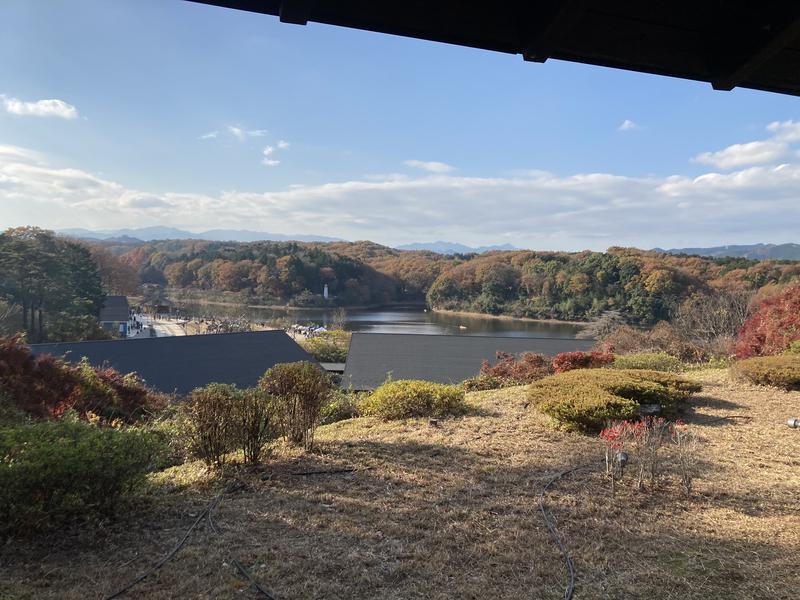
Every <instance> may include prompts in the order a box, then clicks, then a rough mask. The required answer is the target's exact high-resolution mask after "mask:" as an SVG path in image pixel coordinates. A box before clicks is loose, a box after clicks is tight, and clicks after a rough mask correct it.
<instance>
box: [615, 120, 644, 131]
mask: <svg viewBox="0 0 800 600" xmlns="http://www.w3.org/2000/svg"><path fill="white" fill-rule="evenodd" d="M617 129H618V130H619V131H632V130H634V129H639V126H638V125H637V124H636V123H634V122H633V121H631V120H630V119H625V120H624V121H623V122H622V125H620V126H619V127H617Z"/></svg>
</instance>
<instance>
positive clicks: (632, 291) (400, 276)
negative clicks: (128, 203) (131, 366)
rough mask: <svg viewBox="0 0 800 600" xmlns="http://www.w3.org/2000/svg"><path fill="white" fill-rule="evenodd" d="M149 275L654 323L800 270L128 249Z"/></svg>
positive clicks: (692, 262) (184, 246)
mask: <svg viewBox="0 0 800 600" xmlns="http://www.w3.org/2000/svg"><path fill="white" fill-rule="evenodd" d="M121 258H122V260H123V261H125V262H127V263H128V264H129V265H131V266H132V267H134V268H135V269H136V270H137V271H138V272H139V275H140V277H141V279H142V281H143V282H153V283H161V284H166V285H168V286H172V287H177V288H186V289H196V290H212V291H227V292H238V293H239V296H240V297H241V298H242V299H244V300H247V301H248V302H253V303H264V304H287V303H288V304H293V305H299V306H315V305H322V304H323V303H324V301H323V299H322V291H323V288H324V286H325V284H327V285H328V289H329V292H330V295H331V296H332V298H333V299H332V300H331V302H332V303H336V304H341V305H347V306H353V305H364V304H378V303H389V302H402V301H422V300H427V302H428V303H429V304H430V305H431V306H432V307H433V308H439V309H452V310H466V311H474V312H483V313H490V314H507V315H513V316H521V317H534V318H555V319H576V320H582V319H590V318H592V317H595V316H597V315H599V314H600V313H602V312H603V311H606V310H619V311H621V312H622V313H623V314H625V315H626V316H627V317H628V318H630V319H631V320H633V321H634V322H639V323H652V322H655V321H658V320H660V319H664V318H668V316H669V314H670V312H671V311H672V310H673V309H674V308H675V307H676V306H678V305H679V304H680V303H681V302H682V301H683V300H685V299H686V298H687V297H689V296H690V295H692V294H694V293H703V292H706V293H708V292H711V291H713V290H715V289H751V290H757V289H760V288H762V287H763V286H766V285H775V284H782V283H786V282H788V281H791V280H793V279H796V278H798V276H800V262H787V261H784V262H776V261H754V260H746V259H741V258H703V257H699V256H673V255H669V254H662V253H657V252H648V251H643V250H636V249H629V248H610V249H609V250H608V251H607V252H588V251H587V252H577V253H567V252H532V251H521V250H520V251H509V252H491V253H488V254H481V255H477V254H456V255H450V256H445V255H441V254H437V253H434V252H428V251H401V250H396V249H393V248H388V247H386V246H381V245H380V244H375V243H372V242H333V243H300V242H252V243H236V242H213V241H201V240H172V241H157V242H150V243H147V244H143V245H140V246H138V247H136V248H133V249H131V250H128V251H126V252H125V253H124V254H122V257H121Z"/></svg>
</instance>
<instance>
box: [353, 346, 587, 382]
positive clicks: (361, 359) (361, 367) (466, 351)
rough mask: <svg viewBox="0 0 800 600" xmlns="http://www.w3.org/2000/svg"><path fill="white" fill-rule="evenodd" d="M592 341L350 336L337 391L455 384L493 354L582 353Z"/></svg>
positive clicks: (489, 359) (474, 372)
mask: <svg viewBox="0 0 800 600" xmlns="http://www.w3.org/2000/svg"><path fill="white" fill-rule="evenodd" d="M593 345H594V340H578V339H572V338H537V337H525V338H524V337H488V336H467V335H410V334H391V333H354V334H353V337H352V339H351V340H350V350H349V351H348V353H347V364H346V366H345V370H344V377H343V378H342V386H343V387H349V386H352V387H353V389H355V390H371V389H374V388H376V387H378V386H379V385H380V384H382V383H383V382H384V381H385V380H386V378H387V376H388V375H389V374H391V377H392V379H395V380H397V379H424V380H427V381H435V382H438V383H458V382H461V381H464V380H465V379H469V378H470V377H474V376H475V375H477V374H478V371H480V368H481V365H482V364H483V361H484V360H488V361H489V362H491V363H495V362H497V358H496V355H497V352H498V351H499V352H507V353H509V354H519V353H521V352H536V353H539V354H546V355H549V356H552V355H555V354H558V353H559V352H572V351H575V350H588V349H590V348H591V347H592V346H593Z"/></svg>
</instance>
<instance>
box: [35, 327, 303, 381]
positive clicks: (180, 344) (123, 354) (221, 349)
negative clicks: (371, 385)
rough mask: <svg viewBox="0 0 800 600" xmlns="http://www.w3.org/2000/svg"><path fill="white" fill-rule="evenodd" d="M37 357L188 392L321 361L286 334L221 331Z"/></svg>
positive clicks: (52, 349)
mask: <svg viewBox="0 0 800 600" xmlns="http://www.w3.org/2000/svg"><path fill="white" fill-rule="evenodd" d="M31 350H32V351H33V352H34V354H52V355H55V356H62V355H65V354H66V359H67V360H69V361H71V362H77V361H79V360H80V359H81V357H83V356H85V357H86V358H88V359H89V362H90V363H91V364H93V365H97V366H102V365H108V366H111V367H114V368H115V369H117V370H118V371H120V372H122V373H130V372H133V371H135V372H136V373H138V374H139V375H140V376H142V377H143V378H144V380H145V381H146V382H147V383H148V385H150V386H152V387H154V388H156V389H158V390H161V391H163V392H168V393H171V392H173V391H177V392H178V393H179V394H185V393H187V392H189V391H191V390H192V389H194V388H196V387H200V386H203V385H206V384H208V383H212V382H219V383H234V384H236V385H238V386H239V387H249V386H253V385H255V384H256V383H257V382H258V379H259V377H261V375H263V374H264V371H266V370H267V369H268V368H270V367H272V366H274V365H276V364H278V363H285V362H295V361H299V360H307V361H311V362H316V361H315V360H314V359H313V358H312V357H311V356H310V355H309V354H307V353H306V351H305V350H303V349H302V348H301V347H300V346H298V345H297V344H296V343H295V342H294V340H292V339H291V338H290V337H289V336H288V335H286V334H285V333H284V332H283V331H258V332H253V333H220V334H214V335H190V336H175V337H161V338H142V339H131V340H113V341H102V342H75V343H59V344H33V345H32V346H31Z"/></svg>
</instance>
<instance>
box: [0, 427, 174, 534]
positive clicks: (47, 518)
mask: <svg viewBox="0 0 800 600" xmlns="http://www.w3.org/2000/svg"><path fill="white" fill-rule="evenodd" d="M162 452H163V447H162V445H161V444H160V443H159V441H158V439H157V437H156V436H154V435H152V434H150V433H147V432H145V431H141V430H137V429H112V428H109V427H97V426H95V425H90V424H88V423H85V422H82V421H78V420H77V419H69V418H68V419H64V420H61V421H39V422H35V423H30V424H26V425H17V426H12V427H5V428H2V429H0V530H5V531H8V530H12V531H13V530H18V531H19V530H23V529H36V528H40V527H44V526H47V525H51V524H55V523H58V522H61V521H64V520H66V519H68V518H70V517H73V516H75V515H78V514H80V515H84V514H92V513H108V512H111V511H112V510H113V509H114V508H115V507H116V506H117V504H118V502H119V500H120V498H121V497H122V496H123V495H125V494H126V493H128V492H130V491H132V490H133V489H135V488H136V487H137V486H139V485H140V484H141V483H142V482H143V481H144V478H145V475H146V474H147V473H148V472H149V471H151V470H153V469H154V468H155V466H156V465H157V464H158V462H159V455H160V454H161V453H162Z"/></svg>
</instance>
